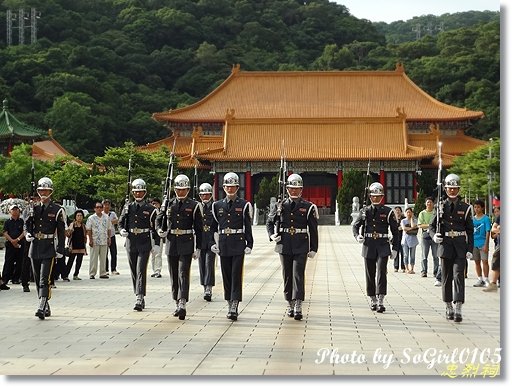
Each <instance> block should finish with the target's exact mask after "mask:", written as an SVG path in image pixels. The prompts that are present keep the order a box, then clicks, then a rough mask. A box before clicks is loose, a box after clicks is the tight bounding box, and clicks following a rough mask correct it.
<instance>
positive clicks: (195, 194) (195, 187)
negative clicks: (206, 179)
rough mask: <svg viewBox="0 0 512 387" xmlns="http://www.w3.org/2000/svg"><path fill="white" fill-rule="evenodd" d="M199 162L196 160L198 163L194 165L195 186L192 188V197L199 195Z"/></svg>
mask: <svg viewBox="0 0 512 387" xmlns="http://www.w3.org/2000/svg"><path fill="white" fill-rule="evenodd" d="M197 162H198V161H197V160H196V163H195V165H194V187H193V190H192V197H193V198H194V199H196V198H198V197H199V178H198V176H197Z"/></svg>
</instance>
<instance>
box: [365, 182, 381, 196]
mask: <svg viewBox="0 0 512 387" xmlns="http://www.w3.org/2000/svg"><path fill="white" fill-rule="evenodd" d="M368 191H370V196H383V195H384V187H383V186H382V184H380V183H372V184H370V188H369V189H368Z"/></svg>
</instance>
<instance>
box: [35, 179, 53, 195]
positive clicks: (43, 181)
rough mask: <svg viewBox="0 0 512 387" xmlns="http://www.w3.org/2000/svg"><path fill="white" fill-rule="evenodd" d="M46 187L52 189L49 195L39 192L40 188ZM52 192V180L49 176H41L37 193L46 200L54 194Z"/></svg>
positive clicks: (44, 188)
mask: <svg viewBox="0 0 512 387" xmlns="http://www.w3.org/2000/svg"><path fill="white" fill-rule="evenodd" d="M46 189H48V190H50V194H49V195H48V196H46V195H41V193H39V190H46ZM52 193H53V182H52V180H51V179H50V178H49V177H42V178H40V179H39V181H38V182H37V194H38V195H39V197H40V198H41V199H42V200H45V199H47V198H49V197H50V196H52Z"/></svg>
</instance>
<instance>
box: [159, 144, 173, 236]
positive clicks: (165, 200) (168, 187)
mask: <svg viewBox="0 0 512 387" xmlns="http://www.w3.org/2000/svg"><path fill="white" fill-rule="evenodd" d="M176 138H177V136H176V135H175V136H174V143H173V145H172V150H171V154H170V155H169V164H168V165H167V176H166V177H165V186H164V197H163V199H162V212H163V217H162V224H161V226H162V230H163V231H167V217H168V214H167V211H168V209H169V204H170V202H171V197H170V196H171V191H172V189H171V188H172V179H173V174H174V159H175V154H174V152H175V151H176Z"/></svg>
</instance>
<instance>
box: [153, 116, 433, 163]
mask: <svg viewBox="0 0 512 387" xmlns="http://www.w3.org/2000/svg"><path fill="white" fill-rule="evenodd" d="M320 132H321V134H320ZM224 134H225V135H226V138H225V141H226V142H225V144H226V146H225V148H224V147H223V142H224V139H223V138H221V137H218V136H216V137H209V136H201V137H199V138H193V137H183V138H181V140H182V141H183V142H185V141H188V149H189V151H188V155H185V153H183V156H184V157H185V158H190V157H191V156H192V153H194V154H195V155H196V156H197V157H199V158H202V159H205V160H210V161H242V160H244V161H270V160H279V159H280V157H281V144H282V142H283V141H284V144H285V148H286V158H287V159H288V160H312V161H319V160H361V159H368V158H369V157H370V158H372V159H379V160H416V159H422V158H429V157H433V156H434V155H435V154H436V149H435V147H430V148H427V149H424V148H423V147H421V146H411V145H408V144H407V138H406V136H407V135H406V130H405V128H404V122H403V121H402V120H400V119H394V118H388V119H379V120H375V119H374V120H358V121H353V120H342V121H340V120H335V121H333V120H327V121H325V120H323V121H317V122H310V123H303V122H281V123H276V122H272V121H271V120H267V121H266V122H261V121H260V120H258V121H254V120H233V121H231V122H229V123H228V124H227V126H226V127H225V128H224ZM249 139H250V146H249V142H248V140H249ZM166 142H171V144H172V140H171V137H169V138H168V139H166ZM154 144H156V143H154ZM148 147H153V144H149V145H148ZM192 149H194V151H193V150H192Z"/></svg>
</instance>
